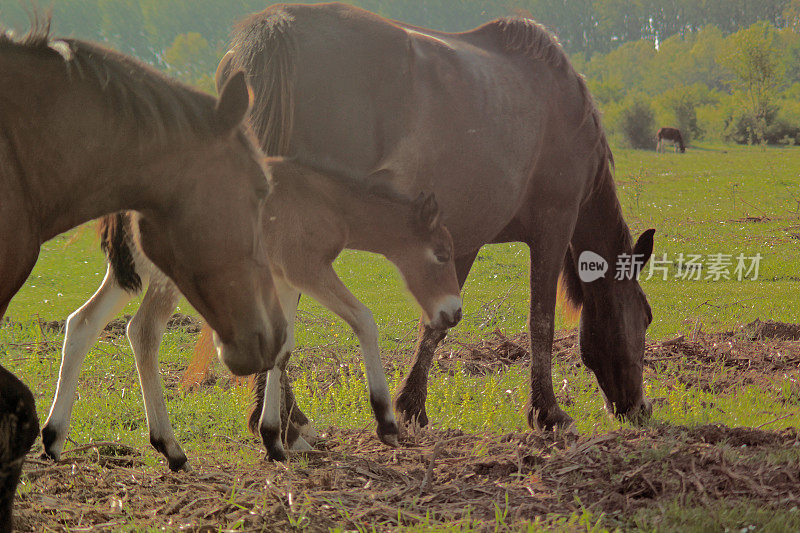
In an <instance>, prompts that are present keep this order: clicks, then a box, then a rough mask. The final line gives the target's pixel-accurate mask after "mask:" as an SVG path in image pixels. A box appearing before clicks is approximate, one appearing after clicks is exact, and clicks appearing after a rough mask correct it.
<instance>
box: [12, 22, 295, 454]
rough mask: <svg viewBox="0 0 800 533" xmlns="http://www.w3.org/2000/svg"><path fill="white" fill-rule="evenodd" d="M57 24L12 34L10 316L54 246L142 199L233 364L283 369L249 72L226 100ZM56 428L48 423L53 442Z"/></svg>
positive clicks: (175, 270)
mask: <svg viewBox="0 0 800 533" xmlns="http://www.w3.org/2000/svg"><path fill="white" fill-rule="evenodd" d="M48 33H49V21H45V22H44V23H42V22H37V23H35V24H34V27H33V28H32V29H31V32H30V33H29V34H28V35H27V36H26V37H24V38H23V39H22V40H19V41H16V40H14V39H12V38H11V37H9V36H8V35H6V34H0V125H1V126H0V191H2V198H1V199H0V318H2V315H3V314H4V313H5V311H6V309H7V307H8V304H9V301H10V300H11V298H12V297H13V296H14V294H15V293H16V292H17V291H18V290H19V289H20V287H21V286H22V284H23V283H24V282H25V279H26V278H27V277H28V274H29V273H30V271H31V269H32V268H33V265H34V263H36V258H37V256H38V254H39V248H40V246H41V244H42V243H43V242H45V241H47V240H48V239H51V238H52V237H54V236H55V235H58V234H59V233H62V232H64V231H66V230H68V229H70V228H72V227H74V226H76V225H78V224H82V223H84V222H86V221H88V220H91V219H93V218H96V217H99V216H101V215H104V214H108V213H114V212H116V211H120V210H128V209H133V210H136V211H138V212H139V213H141V217H142V218H141V222H140V228H141V232H140V244H141V246H142V249H143V250H144V251H145V252H146V253H147V255H148V257H150V258H151V259H152V260H153V262H154V263H155V264H157V265H158V267H159V269H161V270H162V271H164V272H166V273H167V274H168V275H169V276H170V277H171V278H172V279H173V280H175V282H176V284H177V285H178V286H179V287H180V289H181V291H182V292H183V293H184V294H185V295H186V296H187V298H188V299H189V301H190V302H192V305H194V306H196V307H197V309H198V310H199V311H200V312H201V313H202V314H203V316H204V317H205V318H206V319H207V320H208V321H209V323H210V324H211V325H212V326H213V327H214V329H215V330H216V331H217V333H218V336H219V339H220V341H221V344H222V348H221V350H222V357H223V359H224V360H225V361H226V362H227V363H228V365H229V366H230V367H231V369H232V370H233V371H234V372H236V373H238V374H247V373H251V372H254V371H259V370H264V369H267V368H270V367H271V366H272V365H273V364H274V359H275V357H276V355H277V354H278V352H279V351H280V348H281V346H282V345H283V342H284V340H285V336H286V321H285V319H284V317H283V313H282V312H281V308H280V302H279V300H278V298H277V294H276V293H275V288H274V286H273V284H272V278H271V276H270V272H269V269H268V268H267V267H266V255H265V254H264V253H263V245H262V242H261V241H262V237H263V235H262V231H261V226H260V213H261V210H262V206H263V202H264V198H265V197H266V195H267V193H268V192H269V190H270V187H269V182H268V179H267V175H266V171H265V168H264V166H263V155H262V154H261V152H260V151H259V149H258V146H257V145H256V144H254V143H253V140H252V134H250V133H249V130H248V129H247V128H246V127H245V126H244V125H243V124H242V121H243V119H244V117H245V115H246V114H247V109H248V105H249V95H248V89H247V86H246V83H245V80H244V76H243V75H242V74H241V73H236V74H234V75H233V76H232V77H231V78H230V81H229V82H228V84H227V85H226V86H225V89H224V90H223V91H222V94H221V96H220V98H219V100H217V99H215V98H213V97H211V96H208V95H206V94H203V93H202V92H200V91H196V90H194V89H191V88H189V87H187V86H185V85H182V84H179V83H177V82H174V81H172V80H170V79H168V78H166V77H165V76H163V75H161V74H159V73H158V72H157V71H155V70H154V69H151V68H149V67H146V66H145V65H143V64H141V63H139V62H138V61H135V60H132V59H130V58H128V57H125V56H123V55H120V54H118V53H116V52H112V51H111V50H108V49H105V48H103V47H100V46H98V45H95V44H90V43H86V42H83V41H77V40H72V39H67V40H57V41H50V40H49V35H48ZM112 233H113V232H112ZM94 312H99V313H103V314H104V313H106V312H107V310H104V309H95V310H94ZM63 377H64V376H62V378H63ZM69 379H71V377H70V378H69ZM23 396H24V394H23ZM56 434H57V428H55V427H53V426H50V427H45V428H44V431H43V435H42V439H43V441H44V444H45V446H46V447H47V446H48V445H51V444H52V442H53V439H54V438H55V435H56ZM22 438H23V436H22V435H20V439H22ZM20 442H23V441H22V440H21V441H20Z"/></svg>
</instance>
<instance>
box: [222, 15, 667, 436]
mask: <svg viewBox="0 0 800 533" xmlns="http://www.w3.org/2000/svg"><path fill="white" fill-rule="evenodd" d="M239 69H242V70H244V71H245V72H246V73H247V76H248V79H249V81H250V82H251V86H252V87H253V89H254V93H255V101H254V106H253V108H252V110H251V114H250V120H251V123H252V125H253V127H254V129H255V132H256V135H257V136H258V137H259V139H260V140H261V143H262V148H263V149H264V150H265V152H266V153H267V154H270V155H289V156H292V157H294V158H296V160H297V161H299V162H303V163H308V164H313V165H314V166H317V167H320V168H329V169H334V170H337V171H344V172H346V173H348V174H350V175H353V176H360V177H362V179H363V183H364V186H365V187H366V186H368V184H372V183H384V184H386V185H387V186H389V187H391V188H392V189H394V190H396V191H400V192H403V193H406V194H408V195H412V196H413V195H416V194H417V193H419V192H420V191H429V190H430V191H433V192H434V193H435V194H436V198H437V200H438V201H439V205H440V206H441V208H442V217H443V221H444V223H445V225H446V226H447V228H448V229H449V230H450V232H451V234H452V236H453V243H454V246H455V264H456V272H457V274H458V278H459V283H461V284H463V283H464V281H465V280H466V278H467V274H468V273H469V270H470V267H471V266H472V263H473V261H474V260H475V257H476V256H477V254H478V251H479V250H480V248H481V246H483V245H484V244H488V243H500V242H511V241H519V242H523V243H525V244H527V245H528V246H529V247H530V258H531V265H530V288H531V298H530V302H531V307H530V316H529V328H530V343H531V353H532V357H531V393H530V404H529V406H528V408H527V417H528V422H529V424H530V425H531V426H532V427H535V426H538V427H542V428H552V427H553V426H565V425H568V424H570V423H571V421H572V419H571V418H570V417H569V416H568V415H567V414H566V413H565V412H564V411H563V410H562V409H561V408H560V407H559V406H558V404H557V402H556V398H555V394H554V392H553V382H552V376H551V352H552V343H553V329H554V325H553V324H554V313H555V304H556V292H557V290H556V286H557V282H558V278H559V273H561V274H562V276H563V279H564V281H565V286H566V294H567V296H568V297H569V299H570V300H571V301H572V302H573V303H575V304H578V305H581V304H582V311H581V326H580V338H581V354H582V356H583V360H584V361H585V363H586V365H587V366H588V367H589V368H591V369H592V370H593V371H594V373H595V375H596V376H597V379H598V382H599V384H600V387H601V389H602V390H603V393H604V394H605V397H606V405H607V407H608V409H609V410H610V411H611V412H612V413H614V414H615V415H617V416H620V417H631V418H633V419H639V418H640V417H646V416H649V414H650V412H651V406H650V402H649V401H647V400H646V399H645V397H644V393H643V390H642V362H643V357H644V339H645V330H646V329H647V326H648V325H649V324H650V322H651V320H652V315H651V311H650V306H649V305H648V303H647V298H646V297H645V294H644V292H643V291H642V289H641V287H640V286H639V283H638V281H637V280H636V276H635V274H636V273H637V272H638V271H639V270H640V269H641V268H642V267H643V266H644V264H645V263H646V261H647V260H648V258H649V257H650V254H651V252H652V248H653V232H652V231H647V232H645V233H644V234H643V235H642V236H641V237H640V238H639V240H638V241H637V242H636V244H635V245H634V244H633V243H632V242H631V235H630V232H629V230H628V226H627V225H626V223H625V220H624V219H623V217H622V210H621V208H620V204H619V201H618V200H617V196H616V190H615V185H614V180H613V177H612V173H611V170H612V166H613V159H612V155H611V151H610V149H609V146H608V143H607V142H606V137H605V134H604V132H603V129H602V126H601V124H600V118H599V113H598V111H597V109H596V107H595V106H594V104H593V102H592V100H591V97H590V96H589V92H588V89H587V87H586V83H585V82H584V80H583V79H582V78H581V76H579V75H578V74H577V73H576V72H575V70H574V69H573V67H572V66H571V64H570V62H569V60H568V58H567V56H566V54H565V53H564V51H563V50H562V49H561V47H560V46H559V45H558V43H557V42H556V40H555V39H554V38H553V37H552V36H551V35H550V34H549V33H547V31H546V30H544V29H543V28H542V27H541V26H539V25H538V24H536V23H535V22H533V21H531V20H528V19H523V18H504V19H500V20H495V21H492V22H489V23H487V24H484V25H483V26H480V27H479V28H476V29H474V30H472V31H468V32H465V33H453V34H451V33H442V32H437V31H432V30H427V29H423V28H418V27H415V26H410V25H407V24H403V23H399V22H393V21H389V20H387V19H384V18H382V17H379V16H377V15H374V14H372V13H369V12H367V11H364V10H362V9H359V8H356V7H352V6H348V5H345V4H341V3H331V4H318V5H308V6H307V5H299V4H292V5H289V4H281V5H276V6H272V7H270V8H267V9H266V10H265V11H263V12H261V13H257V14H254V15H251V16H250V17H249V18H247V19H245V20H243V21H242V22H241V23H240V24H239V26H238V28H237V29H236V30H235V32H234V36H233V40H232V46H231V49H230V51H229V52H228V53H227V54H226V55H225V56H224V58H223V59H222V62H221V63H220V65H219V67H218V69H217V83H218V84H220V83H224V81H225V80H227V79H228V78H229V77H230V75H231V73H232V72H235V71H237V70H239ZM584 251H592V252H594V253H596V254H599V255H600V256H602V257H603V258H604V260H605V261H607V262H608V264H610V265H616V264H618V260H619V261H623V262H624V261H625V260H626V258H627V260H629V263H630V270H629V271H627V272H626V274H627V275H624V276H621V277H620V279H616V277H617V276H614V275H608V276H605V277H602V278H600V279H597V280H594V281H591V282H584V281H582V280H581V279H580V276H579V272H578V259H579V257H580V255H581V254H582V253H583V252H584ZM444 336H445V332H444V331H443V330H439V329H436V328H435V327H431V326H430V325H427V324H423V325H422V326H421V328H420V336H419V340H418V345H417V349H416V353H415V360H414V363H413V366H412V367H411V369H410V371H409V373H408V375H407V376H406V378H405V381H404V382H403V384H402V385H401V387H400V390H399V392H398V393H397V396H396V399H395V407H396V409H397V411H398V412H399V413H400V414H401V415H402V416H403V418H405V419H407V420H408V419H416V420H417V421H418V422H419V423H420V424H422V425H425V424H426V423H427V421H428V418H427V415H426V412H425V400H426V396H427V377H428V371H429V369H430V366H431V362H432V359H433V355H434V350H435V348H436V346H437V344H438V343H439V342H440V341H441V340H442V339H443V338H444Z"/></svg>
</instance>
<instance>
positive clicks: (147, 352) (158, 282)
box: [128, 274, 189, 471]
mask: <svg viewBox="0 0 800 533" xmlns="http://www.w3.org/2000/svg"><path fill="white" fill-rule="evenodd" d="M154 278H155V276H154ZM179 298H180V292H179V291H178V288H177V287H176V286H175V285H174V284H173V283H172V281H170V280H169V279H167V277H166V276H164V275H163V274H159V275H157V278H156V279H153V280H152V281H151V282H150V284H149V285H148V287H147V292H146V293H145V295H144V298H143V299H142V305H140V306H139V310H138V311H137V312H136V314H135V315H134V317H133V318H132V319H131V321H130V323H129V324H128V340H129V341H130V343H131V348H133V355H134V357H135V358H136V371H137V372H138V373H139V382H140V384H141V387H142V397H143V399H144V409H145V413H146V415H147V428H148V430H149V432H150V444H152V445H153V447H154V448H155V449H156V450H158V451H159V452H161V453H162V454H163V455H164V456H165V457H166V458H167V461H168V463H169V468H170V470H173V471H178V470H189V465H188V463H187V462H186V454H185V453H183V449H182V448H181V445H180V444H179V443H178V440H177V439H176V438H175V434H174V432H173V431H172V425H171V424H170V423H169V415H168V414H167V406H166V404H165V403H164V395H163V393H162V391H161V375H160V373H159V368H158V347H159V345H160V344H161V338H162V337H163V336H164V331H165V330H166V327H167V321H168V320H169V317H170V316H171V315H172V311H173V310H174V309H175V306H176V305H177V303H178V299H179Z"/></svg>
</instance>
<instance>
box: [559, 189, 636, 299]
mask: <svg viewBox="0 0 800 533" xmlns="http://www.w3.org/2000/svg"><path fill="white" fill-rule="evenodd" d="M571 246H572V252H573V255H574V259H575V260H576V261H578V262H580V261H581V259H582V258H581V255H582V254H584V253H585V252H592V253H594V254H597V255H599V256H600V257H602V258H603V259H604V260H605V261H606V262H607V266H608V270H607V271H606V273H605V276H604V277H603V278H602V279H598V280H596V281H592V282H589V283H586V284H585V285H584V290H586V291H588V292H589V293H592V292H596V291H598V292H603V291H604V289H605V288H607V287H608V285H609V283H608V282H610V281H611V280H613V279H614V277H615V275H616V274H617V268H618V267H621V266H624V264H625V261H627V260H629V259H631V258H630V257H628V256H630V254H631V238H630V230H629V229H628V225H627V224H626V223H625V220H624V218H623V217H622V208H621V206H620V204H619V200H618V199H617V195H616V188H615V186H614V183H613V181H612V179H611V177H610V175H609V176H608V177H607V178H604V179H602V180H601V182H600V183H598V184H597V186H596V189H595V191H594V192H593V193H592V196H591V197H590V198H589V199H588V200H587V201H586V202H585V203H584V204H583V206H582V208H581V211H580V213H579V215H578V221H577V224H576V225H575V230H574V232H573V236H572V241H571ZM587 257H588V258H589V259H591V257H592V256H587Z"/></svg>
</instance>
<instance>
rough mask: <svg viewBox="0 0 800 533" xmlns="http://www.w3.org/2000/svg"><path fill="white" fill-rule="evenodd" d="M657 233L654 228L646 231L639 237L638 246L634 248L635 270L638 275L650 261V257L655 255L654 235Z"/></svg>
mask: <svg viewBox="0 0 800 533" xmlns="http://www.w3.org/2000/svg"><path fill="white" fill-rule="evenodd" d="M655 233H656V230H654V229H652V228H651V229H649V230H647V231H645V232H644V233H642V234H641V235H640V236H639V239H638V240H637V241H636V245H635V246H634V247H633V257H634V261H635V263H634V268H635V270H636V274H637V275H638V274H639V272H640V271H641V270H642V269H643V268H644V265H646V264H647V261H649V260H650V256H651V255H653V235H655Z"/></svg>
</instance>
